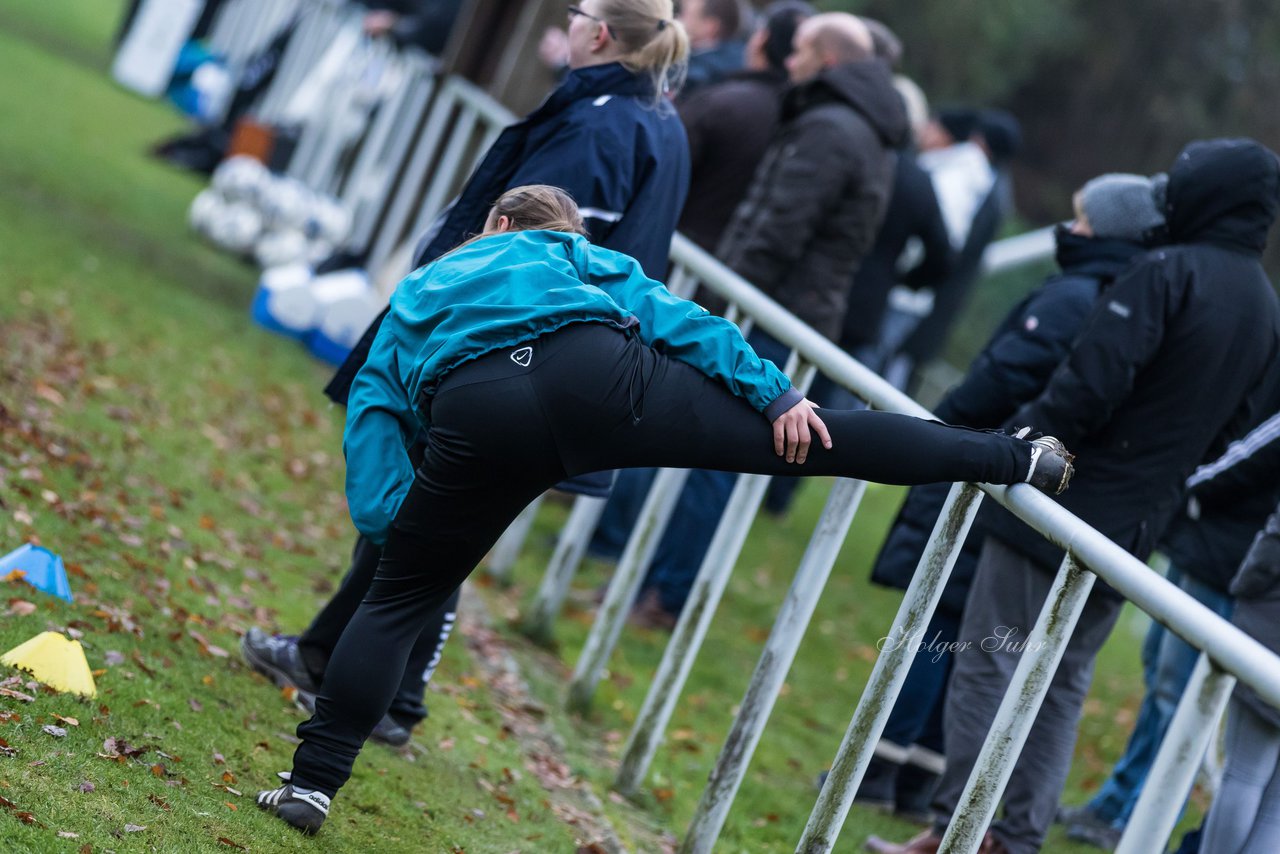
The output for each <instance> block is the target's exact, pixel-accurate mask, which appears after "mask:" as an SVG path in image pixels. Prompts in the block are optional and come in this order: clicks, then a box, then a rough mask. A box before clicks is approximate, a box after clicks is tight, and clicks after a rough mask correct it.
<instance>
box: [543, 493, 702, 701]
mask: <svg viewBox="0 0 1280 854" xmlns="http://www.w3.org/2000/svg"><path fill="white" fill-rule="evenodd" d="M688 478H689V470H688V469H662V470H661V471H659V472H658V476H657V477H655V478H654V479H653V487H652V488H651V489H650V490H649V496H648V497H647V498H646V499H645V502H644V507H643V508H642V509H641V510H640V518H639V519H637V520H636V526H635V529H634V530H632V532H631V538H630V539H629V540H627V547H626V548H625V549H623V551H622V558H621V559H620V560H619V561H618V567H617V569H616V570H614V573H613V580H612V581H610V582H609V590H608V592H607V593H605V597H604V602H603V603H601V605H600V610H599V611H597V612H596V620H595V622H594V623H593V624H592V626H591V633H590V634H589V635H587V642H586V644H585V645H584V646H583V648H582V654H581V655H580V656H579V657H578V665H577V667H575V668H574V671H573V680H572V681H571V682H570V683H569V698H568V702H567V705H568V707H569V709H571V710H573V711H578V712H585V711H586V710H587V709H589V708H590V707H591V700H592V698H593V697H595V693H596V685H598V684H599V682H600V678H601V677H602V676H603V675H604V668H605V664H606V663H607V662H608V661H609V656H610V655H611V654H612V653H613V648H614V646H616V645H617V643H618V635H619V634H621V633H622V624H623V623H625V622H626V620H627V614H628V613H630V611H631V603H632V602H634V601H635V598H636V593H638V592H639V590H640V583H641V582H642V581H644V574H645V571H646V570H647V569H648V567H649V561H650V559H652V558H653V553H654V551H655V550H656V549H657V548H658V542H659V540H661V539H662V535H663V533H664V532H665V531H666V530H667V522H669V521H670V520H671V514H672V512H673V511H674V510H675V508H676V502H677V501H679V500H680V492H681V490H683V489H684V483H685V481H686V480H688Z"/></svg>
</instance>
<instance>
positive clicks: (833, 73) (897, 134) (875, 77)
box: [782, 59, 911, 148]
mask: <svg viewBox="0 0 1280 854" xmlns="http://www.w3.org/2000/svg"><path fill="white" fill-rule="evenodd" d="M831 100H838V101H843V102H845V103H846V104H848V105H849V106H851V107H853V108H854V109H855V110H857V111H858V112H859V113H860V114H861V115H862V117H863V118H864V119H866V120H867V123H868V124H869V125H871V127H872V129H873V130H874V131H875V132H876V135H877V136H879V137H880V141H881V142H883V143H884V144H885V145H886V146H887V147H889V148H902V147H903V146H905V145H906V144H907V142H909V141H910V139H911V128H910V126H909V125H908V123H907V108H906V106H905V105H904V104H903V103H902V96H901V95H899V94H898V90H897V89H895V88H894V86H893V73H892V72H891V71H890V70H889V66H888V65H886V64H885V63H884V62H882V61H881V60H878V59H869V60H866V61H865V62H846V63H844V64H842V65H837V66H834V67H832V68H828V69H826V70H825V71H823V72H822V73H820V74H819V75H818V76H817V77H815V78H814V79H813V80H809V81H807V82H805V83H800V84H798V85H797V86H796V87H795V88H794V89H792V90H791V91H790V92H788V93H787V98H786V102H785V103H784V105H783V108H782V115H783V118H784V119H787V118H790V117H791V116H794V115H795V114H796V113H799V112H802V111H803V110H805V109H807V108H809V107H813V106H817V105H818V104H821V103H826V102H829V101H831Z"/></svg>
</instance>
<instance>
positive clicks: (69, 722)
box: [53, 714, 80, 726]
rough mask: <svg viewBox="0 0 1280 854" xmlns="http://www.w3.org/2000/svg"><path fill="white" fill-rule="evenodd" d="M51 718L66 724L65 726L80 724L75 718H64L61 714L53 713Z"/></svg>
mask: <svg viewBox="0 0 1280 854" xmlns="http://www.w3.org/2000/svg"><path fill="white" fill-rule="evenodd" d="M53 719H54V720H55V721H57V722H58V723H60V724H66V725H67V726H80V721H78V720H76V719H75V718H64V717H63V716H62V715H58V714H55V715H54V716H53Z"/></svg>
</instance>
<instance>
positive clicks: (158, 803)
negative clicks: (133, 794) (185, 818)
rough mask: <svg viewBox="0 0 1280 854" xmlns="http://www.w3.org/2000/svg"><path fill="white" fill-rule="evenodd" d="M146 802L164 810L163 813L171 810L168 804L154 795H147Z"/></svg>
mask: <svg viewBox="0 0 1280 854" xmlns="http://www.w3.org/2000/svg"><path fill="white" fill-rule="evenodd" d="M147 800H149V801H151V803H153V804H155V805H156V806H158V807H160V809H162V810H164V811H165V812H168V811H169V810H171V809H173V808H172V807H171V806H169V804H168V803H167V802H166V801H165V799H164V798H161V797H157V796H156V795H147Z"/></svg>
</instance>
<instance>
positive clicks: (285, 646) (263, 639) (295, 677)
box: [240, 628, 320, 694]
mask: <svg viewBox="0 0 1280 854" xmlns="http://www.w3.org/2000/svg"><path fill="white" fill-rule="evenodd" d="M240 654H241V655H243V656H244V660H245V661H247V662H248V663H249V666H250V667H252V668H253V669H254V670H256V671H258V672H259V673H261V674H262V675H263V676H266V677H267V678H268V679H270V680H271V681H272V682H274V683H275V684H277V685H279V686H280V687H281V688H297V689H298V690H299V691H307V692H309V693H312V694H314V693H316V692H317V691H319V690H320V686H318V685H317V684H316V681H315V679H313V678H312V677H311V674H310V673H309V672H308V671H307V668H306V665H304V664H303V663H302V655H301V653H299V651H298V638H297V636H295V635H269V634H267V633H266V632H264V631H262V630H261V629H257V628H253V629H249V631H247V632H245V635H244V637H243V638H241V640H240Z"/></svg>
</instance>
